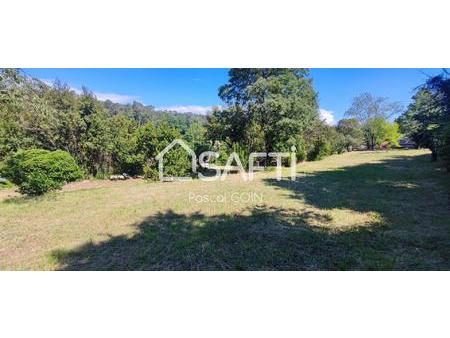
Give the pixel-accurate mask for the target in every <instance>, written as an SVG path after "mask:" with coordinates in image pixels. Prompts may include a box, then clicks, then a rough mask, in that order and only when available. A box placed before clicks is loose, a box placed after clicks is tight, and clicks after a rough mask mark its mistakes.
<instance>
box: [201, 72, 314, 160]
mask: <svg viewBox="0 0 450 338" xmlns="http://www.w3.org/2000/svg"><path fill="white" fill-rule="evenodd" d="M307 75H308V71H307V70H305V69H281V68H280V69H278V68H277V69H269V68H262V69H242V68H239V69H232V70H230V72H229V81H228V83H227V84H226V85H224V86H222V87H221V88H220V89H219V96H220V97H221V98H222V100H224V101H225V102H226V103H227V104H228V108H227V109H225V110H223V111H220V112H219V111H216V112H214V113H213V114H212V116H211V117H210V118H209V119H208V129H209V130H211V131H210V137H214V138H213V140H217V139H219V140H222V141H226V142H230V143H231V144H234V143H240V144H243V143H244V144H246V146H247V149H249V150H250V151H253V150H258V151H261V150H262V149H250V147H256V146H263V149H264V150H265V152H267V153H268V152H271V151H275V150H281V149H280V148H281V147H286V146H288V147H290V146H291V145H297V143H299V140H300V138H301V137H302V134H303V133H305V132H307V131H308V129H309V128H311V126H312V125H313V123H314V122H315V121H317V120H318V112H317V95H316V93H315V91H314V89H313V87H312V82H311V79H309V78H308V77H307Z"/></svg>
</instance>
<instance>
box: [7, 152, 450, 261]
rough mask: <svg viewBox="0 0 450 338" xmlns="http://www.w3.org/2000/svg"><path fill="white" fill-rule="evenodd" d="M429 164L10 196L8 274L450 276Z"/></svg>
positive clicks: (446, 231) (343, 166) (311, 166)
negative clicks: (397, 272)
mask: <svg viewBox="0 0 450 338" xmlns="http://www.w3.org/2000/svg"><path fill="white" fill-rule="evenodd" d="M427 156H428V155H427V152H426V151H415V150H408V151H389V152H354V153H348V154H343V155H335V156H331V157H329V158H326V159H324V160H323V161H319V162H308V163H302V164H299V166H298V168H297V169H298V172H299V176H298V178H297V180H296V181H295V182H292V181H290V180H289V179H287V178H286V179H284V180H282V181H280V182H278V181H276V180H275V179H274V178H275V174H274V172H267V173H258V174H257V175H256V178H255V180H254V181H253V182H244V181H242V180H241V179H240V177H239V175H231V176H229V177H228V178H227V179H226V180H225V181H216V182H202V181H199V180H194V181H191V182H172V183H147V182H145V181H142V180H134V181H126V182H115V183H111V184H107V183H106V184H104V185H98V186H97V187H95V188H92V189H83V190H72V191H63V192H57V193H52V194H49V195H47V196H44V197H40V198H31V199H30V198H22V197H18V196H15V197H14V195H13V194H11V191H8V189H6V190H3V191H2V193H1V194H0V200H1V201H0V268H1V269H3V270H5V269H12V270H17V269H20V270H22V269H26V270H28V269H34V270H36V269H39V270H40V269H45V270H47V269H49V270H52V269H69V270H73V269H86V270H92V269H94V270H104V269H119V270H124V269H132V270H136V269H156V270H180V269H181V270H185V269H193V270H197V269H200V270H211V269H219V270H220V269H233V270H241V269H245V270H253V269H259V270H260V269H264V270H272V269H278V270H292V269H294V270H295V269H307V270H311V269H312V270H314V269H448V268H449V260H450V257H449V256H450V254H449V249H448V248H449V247H450V217H449V211H448V176H447V174H446V173H445V172H443V171H441V170H438V169H439V168H437V167H435V166H433V165H432V164H431V163H430V162H429V161H428V158H427ZM285 174H286V175H288V174H289V172H288V171H287V170H286V171H285ZM192 196H208V197H211V196H212V197H217V196H223V198H222V199H221V200H216V201H213V202H211V201H203V200H202V201H200V202H199V200H198V199H197V200H195V199H192V198H191V197H192ZM232 196H238V197H237V198H235V199H232ZM241 197H243V198H241ZM259 197H261V198H262V200H261V199H260V198H259Z"/></svg>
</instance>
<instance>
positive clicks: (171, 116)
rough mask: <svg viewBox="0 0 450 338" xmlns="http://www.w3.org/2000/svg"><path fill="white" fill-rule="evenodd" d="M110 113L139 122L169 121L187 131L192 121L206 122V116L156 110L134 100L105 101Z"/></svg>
mask: <svg viewBox="0 0 450 338" xmlns="http://www.w3.org/2000/svg"><path fill="white" fill-rule="evenodd" d="M103 104H104V106H105V108H106V109H107V110H108V111H109V113H110V114H111V115H112V116H114V115H125V116H127V117H128V118H130V119H132V120H135V121H136V122H138V123H139V124H145V123H147V122H152V123H154V124H155V125H158V124H159V123H160V122H161V121H168V122H169V123H170V124H171V125H173V126H176V127H178V128H180V130H182V131H183V132H184V131H186V130H187V129H188V128H189V126H190V125H191V124H192V123H201V124H204V123H205V122H206V116H204V115H198V114H193V113H178V112H175V111H161V110H156V109H155V107H153V106H144V105H143V104H142V103H139V102H133V103H132V104H120V103H114V102H111V101H110V100H107V101H104V102H103Z"/></svg>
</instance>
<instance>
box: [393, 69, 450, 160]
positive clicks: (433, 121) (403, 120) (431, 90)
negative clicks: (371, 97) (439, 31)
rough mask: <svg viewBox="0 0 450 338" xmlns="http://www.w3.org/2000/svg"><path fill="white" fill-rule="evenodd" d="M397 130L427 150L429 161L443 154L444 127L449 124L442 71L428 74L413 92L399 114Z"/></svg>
mask: <svg viewBox="0 0 450 338" xmlns="http://www.w3.org/2000/svg"><path fill="white" fill-rule="evenodd" d="M398 122H399V124H400V126H401V131H402V132H403V133H405V134H406V135H407V136H408V137H410V138H411V139H412V140H413V141H414V142H416V144H417V145H418V146H420V147H427V148H429V149H430V150H431V158H432V160H433V161H436V160H437V159H438V156H439V153H441V155H442V156H443V158H447V157H449V158H450V156H448V154H447V151H448V149H450V147H448V144H447V140H448V139H447V130H448V128H449V127H448V126H449V124H450V79H449V77H448V74H447V73H445V72H444V74H441V75H439V76H435V77H432V78H430V79H429V80H428V81H427V82H426V83H425V84H424V85H423V86H421V87H420V88H419V89H418V90H417V92H416V93H415V95H414V96H413V102H412V103H411V104H410V105H409V107H408V109H407V110H406V112H405V113H404V114H403V115H402V116H400V117H399V119H398Z"/></svg>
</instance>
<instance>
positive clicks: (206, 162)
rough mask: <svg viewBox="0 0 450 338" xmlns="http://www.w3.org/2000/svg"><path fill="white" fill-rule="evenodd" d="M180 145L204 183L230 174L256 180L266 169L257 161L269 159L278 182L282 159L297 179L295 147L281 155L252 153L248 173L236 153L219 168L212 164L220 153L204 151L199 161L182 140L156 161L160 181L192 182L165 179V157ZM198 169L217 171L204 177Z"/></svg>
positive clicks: (187, 178)
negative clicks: (259, 173)
mask: <svg viewBox="0 0 450 338" xmlns="http://www.w3.org/2000/svg"><path fill="white" fill-rule="evenodd" d="M177 145H180V146H181V147H182V148H183V149H184V150H185V151H186V152H187V153H188V154H189V156H191V164H192V172H193V173H194V174H195V173H196V174H197V176H198V178H199V179H200V180H202V181H216V180H225V178H226V177H227V175H228V174H229V173H230V172H238V173H239V174H240V175H241V177H242V179H243V180H245V181H252V180H253V178H254V173H255V172H256V171H262V170H264V167H262V166H260V165H258V164H255V162H256V160H257V159H265V158H267V157H269V158H273V159H275V160H276V170H275V175H276V179H277V180H278V181H280V180H281V177H282V159H283V158H290V177H291V180H293V181H295V178H296V170H297V158H296V155H295V150H296V149H295V147H292V148H291V152H290V153H281V152H270V153H265V152H253V153H250V156H249V159H248V161H249V163H248V172H246V171H245V169H244V166H243V165H242V162H241V159H240V158H239V155H238V154H237V153H235V152H232V153H231V154H230V156H229V157H228V159H227V161H226V163H225V166H224V167H221V168H219V167H217V166H215V165H212V164H211V163H210V161H211V159H212V160H215V159H217V158H219V156H220V155H219V153H217V152H214V151H204V152H203V153H201V154H200V156H199V157H198V159H197V155H196V154H195V152H194V151H193V150H192V149H191V148H190V147H189V145H187V143H186V142H184V141H183V140H181V139H175V140H173V141H172V142H171V143H170V144H169V145H168V146H167V147H165V148H164V149H163V150H162V151H161V152H160V153H159V154H158V155H157V156H156V160H157V161H158V171H159V180H160V181H162V182H165V181H187V180H191V179H192V178H191V177H172V176H171V177H165V176H164V155H165V154H166V153H168V152H169V151H170V150H171V149H172V148H173V147H175V146H177ZM197 160H198V161H197ZM233 162H234V163H236V165H232V163H233ZM198 167H201V168H203V169H207V170H213V171H215V175H212V176H211V175H203V173H201V172H198Z"/></svg>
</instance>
